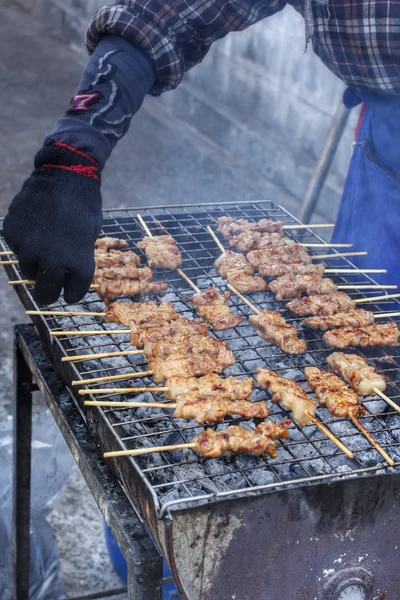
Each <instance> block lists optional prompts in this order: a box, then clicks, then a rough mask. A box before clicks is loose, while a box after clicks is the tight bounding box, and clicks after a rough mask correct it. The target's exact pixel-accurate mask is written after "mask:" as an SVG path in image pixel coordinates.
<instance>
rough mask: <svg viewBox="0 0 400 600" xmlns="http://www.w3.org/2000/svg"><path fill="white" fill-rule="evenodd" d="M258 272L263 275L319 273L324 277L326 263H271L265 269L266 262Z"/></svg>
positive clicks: (280, 275)
mask: <svg viewBox="0 0 400 600" xmlns="http://www.w3.org/2000/svg"><path fill="white" fill-rule="evenodd" d="M258 272H259V274H260V275H262V276H263V277H283V276H284V275H291V276H295V275H316V276H317V275H318V276H319V277H322V276H323V274H324V272H325V265H323V264H322V263H316V264H315V265H304V264H302V263H299V264H293V265H279V264H278V265H272V266H271V265H269V264H268V263H267V265H266V267H265V269H264V264H263V263H262V264H260V266H259V267H258ZM271 273H272V274H271Z"/></svg>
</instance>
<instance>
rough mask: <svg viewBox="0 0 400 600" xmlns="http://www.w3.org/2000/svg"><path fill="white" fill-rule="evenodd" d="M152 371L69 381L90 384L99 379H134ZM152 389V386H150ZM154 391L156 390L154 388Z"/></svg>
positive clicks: (75, 383) (77, 383) (97, 381)
mask: <svg viewBox="0 0 400 600" xmlns="http://www.w3.org/2000/svg"><path fill="white" fill-rule="evenodd" d="M152 373H153V371H142V372H141V373H136V371H134V372H132V373H122V375H108V376H106V377H93V378H90V379H77V380H75V381H71V385H91V384H92V383H100V381H118V380H120V379H134V378H135V377H144V375H152ZM151 390H152V391H153V388H151ZM154 391H155V392H156V391H158V390H157V389H154Z"/></svg>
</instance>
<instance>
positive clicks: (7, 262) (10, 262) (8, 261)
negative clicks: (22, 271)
mask: <svg viewBox="0 0 400 600" xmlns="http://www.w3.org/2000/svg"><path fill="white" fill-rule="evenodd" d="M17 264H18V261H17V260H3V261H1V262H0V265H17Z"/></svg>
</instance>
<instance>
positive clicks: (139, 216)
mask: <svg viewBox="0 0 400 600" xmlns="http://www.w3.org/2000/svg"><path fill="white" fill-rule="evenodd" d="M136 218H137V220H138V221H139V223H140V224H141V226H142V227H143V229H144V230H145V232H146V233H147V235H148V236H149V237H153V234H152V233H151V231H150V229H149V228H148V227H147V225H146V222H145V221H144V219H143V217H142V215H139V214H137V215H136Z"/></svg>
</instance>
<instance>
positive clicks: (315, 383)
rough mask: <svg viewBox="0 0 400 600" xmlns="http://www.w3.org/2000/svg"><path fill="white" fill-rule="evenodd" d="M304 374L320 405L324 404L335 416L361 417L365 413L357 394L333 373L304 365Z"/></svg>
mask: <svg viewBox="0 0 400 600" xmlns="http://www.w3.org/2000/svg"><path fill="white" fill-rule="evenodd" d="M304 374H305V376H306V379H307V382H308V385H309V386H310V388H311V389H312V390H313V391H314V393H315V395H316V397H317V398H318V400H319V402H320V404H321V406H326V407H327V409H328V410H329V412H330V413H332V415H334V416H335V417H348V416H349V415H353V416H354V417H361V416H363V415H364V414H365V408H364V407H363V406H361V405H360V398H359V397H358V396H357V394H355V393H354V392H353V391H352V390H350V389H349V387H348V386H347V385H346V384H345V383H344V381H342V380H341V379H340V378H339V377H338V376H337V375H335V374H334V373H329V372H327V371H320V369H317V368H316V367H306V368H305V369H304Z"/></svg>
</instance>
